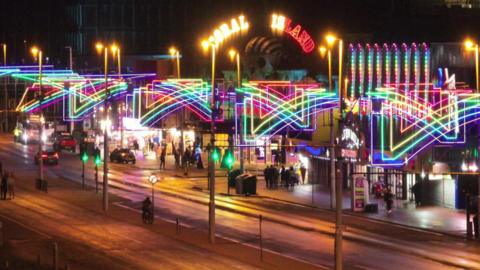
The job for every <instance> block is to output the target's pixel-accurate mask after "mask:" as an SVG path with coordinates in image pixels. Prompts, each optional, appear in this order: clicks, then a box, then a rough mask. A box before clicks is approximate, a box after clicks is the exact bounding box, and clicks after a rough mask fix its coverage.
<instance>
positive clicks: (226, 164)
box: [220, 149, 235, 170]
mask: <svg viewBox="0 0 480 270" xmlns="http://www.w3.org/2000/svg"><path fill="white" fill-rule="evenodd" d="M233 163H235V158H234V157H233V152H232V150H231V149H227V150H225V154H224V155H223V158H222V164H221V166H220V168H223V169H229V170H230V169H231V168H232V167H233Z"/></svg>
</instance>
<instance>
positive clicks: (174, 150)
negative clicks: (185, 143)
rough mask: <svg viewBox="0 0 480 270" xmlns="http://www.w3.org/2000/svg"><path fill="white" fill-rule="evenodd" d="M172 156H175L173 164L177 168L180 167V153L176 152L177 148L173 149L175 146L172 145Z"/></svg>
mask: <svg viewBox="0 0 480 270" xmlns="http://www.w3.org/2000/svg"><path fill="white" fill-rule="evenodd" d="M172 152H173V157H174V158H175V166H176V167H177V168H178V167H180V155H179V153H178V150H177V149H175V146H173V150H172Z"/></svg>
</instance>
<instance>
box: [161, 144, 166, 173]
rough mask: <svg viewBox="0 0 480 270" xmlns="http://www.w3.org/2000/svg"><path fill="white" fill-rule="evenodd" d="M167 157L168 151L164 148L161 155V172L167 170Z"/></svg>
mask: <svg viewBox="0 0 480 270" xmlns="http://www.w3.org/2000/svg"><path fill="white" fill-rule="evenodd" d="M166 155H167V149H165V148H164V147H162V151H161V153H160V170H165V158H166Z"/></svg>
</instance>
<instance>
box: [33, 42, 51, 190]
mask: <svg viewBox="0 0 480 270" xmlns="http://www.w3.org/2000/svg"><path fill="white" fill-rule="evenodd" d="M31 52H32V54H33V56H34V57H38V82H39V90H38V92H39V95H38V108H39V110H40V116H39V128H38V179H39V183H40V187H41V188H42V187H45V188H46V187H47V186H46V185H44V182H43V181H44V179H43V158H42V151H43V140H42V137H43V125H44V123H45V121H44V118H43V109H42V102H43V91H42V58H43V53H42V51H41V50H39V49H38V48H36V47H33V48H32V49H31Z"/></svg>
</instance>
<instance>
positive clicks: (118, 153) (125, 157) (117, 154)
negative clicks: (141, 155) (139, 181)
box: [110, 148, 136, 164]
mask: <svg viewBox="0 0 480 270" xmlns="http://www.w3.org/2000/svg"><path fill="white" fill-rule="evenodd" d="M110 162H118V163H129V162H131V163H132V164H135V162H136V159H135V155H134V154H133V152H132V151H131V150H130V149H126V148H121V149H115V150H113V151H112V153H110Z"/></svg>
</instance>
